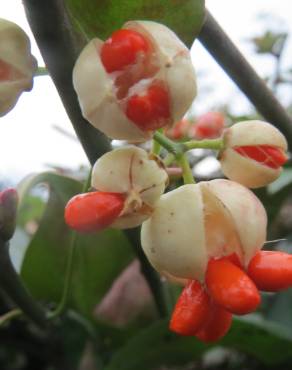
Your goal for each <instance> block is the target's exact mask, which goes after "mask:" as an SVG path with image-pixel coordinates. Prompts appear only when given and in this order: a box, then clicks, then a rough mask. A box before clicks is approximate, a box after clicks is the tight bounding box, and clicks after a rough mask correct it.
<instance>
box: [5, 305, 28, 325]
mask: <svg viewBox="0 0 292 370" xmlns="http://www.w3.org/2000/svg"><path fill="white" fill-rule="evenodd" d="M22 314H23V312H22V311H21V310H20V309H19V308H14V309H13V310H11V311H9V312H7V313H5V314H4V315H2V316H0V327H1V326H2V325H4V324H6V323H7V322H9V321H10V320H12V319H14V318H15V317H18V316H21V315H22Z"/></svg>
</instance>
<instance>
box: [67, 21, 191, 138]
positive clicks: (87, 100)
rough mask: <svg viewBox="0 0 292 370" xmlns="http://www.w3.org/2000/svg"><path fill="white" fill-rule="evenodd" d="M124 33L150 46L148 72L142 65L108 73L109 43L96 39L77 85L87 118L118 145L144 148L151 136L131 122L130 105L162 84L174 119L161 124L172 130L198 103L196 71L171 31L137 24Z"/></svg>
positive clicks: (80, 65) (84, 55)
mask: <svg viewBox="0 0 292 370" xmlns="http://www.w3.org/2000/svg"><path fill="white" fill-rule="evenodd" d="M123 28H124V29H129V30H132V31H136V32H138V33H139V34H140V35H142V36H143V37H144V38H145V39H146V40H147V42H148V43H149V44H150V45H151V51H149V53H151V54H150V56H149V58H148V59H149V60H148V62H147V63H148V64H147V70H145V71H144V70H143V68H144V69H146V67H145V65H144V64H143V63H142V64H139V61H137V62H136V63H135V64H133V65H130V66H128V67H127V68H126V69H124V70H123V71H118V72H113V73H107V71H106V69H105V67H104V65H103V63H102V61H101V57H100V55H101V49H102V46H103V44H104V43H103V41H101V40H99V39H97V38H96V39H93V40H92V41H91V42H90V43H89V44H88V45H87V46H86V47H85V48H84V50H83V51H82V52H81V54H80V56H79V58H78V60H77V61H76V64H75V67H74V70H73V85H74V88H75V90H76V92H77V95H78V99H79V103H80V106H81V110H82V114H83V116H84V117H85V118H86V119H87V120H88V121H89V122H90V123H91V124H92V125H93V126H94V127H96V128H97V129H99V130H100V131H102V132H103V133H105V134H106V135H107V136H108V137H110V138H113V139H119V140H128V141H131V142H143V141H146V140H149V139H150V138H151V136H152V130H151V129H147V127H145V128H143V129H142V128H141V126H139V125H137V124H135V122H133V121H132V120H131V119H129V118H128V116H127V114H126V109H127V106H128V102H129V99H130V98H131V97H133V96H134V95H136V94H138V95H141V96H143V95H145V94H146V92H147V89H148V88H149V86H152V84H153V82H154V83H158V84H162V85H163V86H165V88H166V90H167V93H168V97H169V105H170V117H169V118H168V119H166V120H165V122H164V121H163V122H162V123H164V125H169V124H173V123H174V122H176V121H178V120H180V119H181V118H182V117H183V116H184V114H185V113H186V112H187V110H188V109H189V107H190V105H191V103H192V102H193V100H194V98H195V95H196V78H195V71H194V68H193V65H192V62H191V58H190V53H189V50H188V49H187V48H186V46H185V45H184V44H183V43H182V42H181V41H180V40H179V39H178V37H177V36H176V35H175V34H174V33H173V32H172V31H171V30H169V29H168V28H167V27H166V26H164V25H162V24H158V23H155V22H151V21H132V22H128V23H126V24H125V25H124V26H123ZM137 76H140V77H137ZM131 79H132V81H131ZM130 81H131V82H130Z"/></svg>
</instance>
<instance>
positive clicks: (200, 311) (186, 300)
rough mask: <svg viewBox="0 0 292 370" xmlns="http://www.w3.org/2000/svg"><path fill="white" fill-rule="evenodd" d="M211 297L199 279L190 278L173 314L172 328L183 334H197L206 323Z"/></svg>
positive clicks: (170, 326)
mask: <svg viewBox="0 0 292 370" xmlns="http://www.w3.org/2000/svg"><path fill="white" fill-rule="evenodd" d="M210 309H211V306H210V299H209V297H208V294H207V293H206V291H205V289H204V287H203V286H202V285H201V284H200V283H199V282H198V281H197V280H190V281H189V282H188V284H187V285H186V286H185V288H184V289H183V291H182V293H181V295H180V297H179V299H178V301H177V303H176V305H175V308H174V311H173V313H172V316H171V320H170V325H169V328H170V330H172V331H174V332H176V333H177V334H181V335H195V333H196V332H197V331H198V330H200V329H201V328H202V327H203V326H204V325H205V323H206V320H207V318H208V317H209V313H210Z"/></svg>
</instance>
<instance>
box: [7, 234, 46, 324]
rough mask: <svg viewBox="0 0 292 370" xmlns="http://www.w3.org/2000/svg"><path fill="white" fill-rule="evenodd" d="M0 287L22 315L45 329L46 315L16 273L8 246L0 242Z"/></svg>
mask: <svg viewBox="0 0 292 370" xmlns="http://www.w3.org/2000/svg"><path fill="white" fill-rule="evenodd" d="M0 286H1V288H2V289H3V291H4V292H5V293H6V294H7V295H8V296H9V297H10V298H11V300H12V301H13V302H14V303H15V304H16V305H17V306H19V308H20V309H21V310H22V312H23V314H24V315H26V316H27V317H28V318H29V319H31V320H32V321H33V322H34V323H35V324H36V325H37V326H39V327H41V328H45V327H46V326H47V323H46V315H45V311H44V310H43V308H42V307H41V306H40V305H39V304H38V303H37V302H36V301H35V300H34V298H33V297H32V296H31V295H30V294H29V292H28V291H27V290H26V288H25V286H24V285H23V283H22V281H21V279H20V277H19V275H18V274H17V273H16V271H15V269H14V267H13V265H12V263H11V260H10V256H9V244H8V242H3V241H1V240H0Z"/></svg>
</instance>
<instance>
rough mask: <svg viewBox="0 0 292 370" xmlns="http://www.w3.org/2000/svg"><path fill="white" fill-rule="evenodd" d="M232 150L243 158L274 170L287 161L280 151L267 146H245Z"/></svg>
mask: <svg viewBox="0 0 292 370" xmlns="http://www.w3.org/2000/svg"><path fill="white" fill-rule="evenodd" d="M233 149H234V150H235V151H236V152H237V153H239V154H240V155H242V156H243V157H247V158H250V159H253V160H255V161H257V162H259V163H260V164H263V165H264V166H268V167H271V168H275V169H277V168H280V167H281V166H282V165H283V164H284V163H286V162H287V159H288V158H287V155H286V154H285V153H284V151H283V150H282V149H279V148H275V147H273V146H269V145H257V146H251V145H245V146H237V147H234V148H233Z"/></svg>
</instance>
